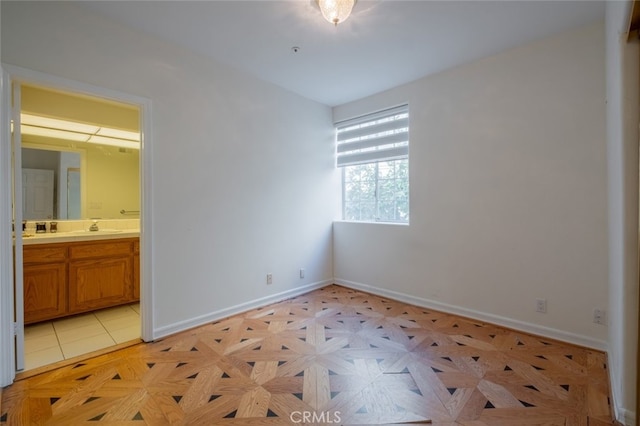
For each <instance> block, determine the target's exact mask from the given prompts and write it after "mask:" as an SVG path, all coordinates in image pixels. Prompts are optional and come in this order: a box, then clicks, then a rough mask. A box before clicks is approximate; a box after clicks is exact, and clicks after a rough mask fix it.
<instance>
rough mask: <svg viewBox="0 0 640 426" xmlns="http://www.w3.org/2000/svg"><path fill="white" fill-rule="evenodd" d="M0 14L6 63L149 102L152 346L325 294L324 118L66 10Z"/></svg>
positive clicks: (327, 139)
mask: <svg viewBox="0 0 640 426" xmlns="http://www.w3.org/2000/svg"><path fill="white" fill-rule="evenodd" d="M1 7H2V43H3V45H2V61H3V63H9V64H13V65H17V66H20V67H24V68H27V69H31V70H35V71H41V72H45V73H48V74H53V75H57V76H62V77H64V78H67V79H71V80H75V81H80V82H85V83H89V84H92V85H96V86H100V87H104V88H107V89H112V90H117V91H120V92H125V93H129V94H132V95H136V96H140V97H144V98H148V99H150V100H151V103H152V110H153V116H152V120H153V122H152V135H151V140H150V141H149V142H150V143H151V144H152V145H153V158H152V160H151V165H152V170H151V175H152V182H151V189H149V188H144V190H145V191H148V190H151V191H152V200H153V201H152V202H153V205H152V206H151V209H152V211H153V213H152V214H153V229H152V233H153V242H154V246H153V256H154V257H153V259H147V260H149V261H150V262H151V263H152V269H153V276H154V281H153V283H152V285H153V286H154V335H156V336H157V335H161V334H166V333H170V332H173V331H176V330H179V329H180V328H184V327H189V326H192V325H195V324H196V323H198V322H202V321H206V320H207V319H208V318H210V317H211V316H212V315H213V316H215V313H216V312H222V310H223V309H225V308H228V307H233V306H236V305H238V304H242V303H246V302H249V301H254V300H257V299H259V298H262V297H268V296H270V295H275V294H278V293H282V292H285V291H288V290H292V289H296V288H301V287H302V286H304V285H311V284H313V283H323V282H329V281H330V280H331V278H332V240H331V238H332V237H331V221H332V220H333V219H334V217H335V216H336V211H337V210H338V209H339V206H338V200H337V199H336V195H338V194H339V182H338V180H337V179H336V178H337V177H338V176H337V174H336V172H335V170H334V164H333V146H332V127H331V111H330V109H329V108H328V107H326V106H323V105H320V104H318V103H315V102H312V101H309V100H306V99H303V98H301V97H299V96H297V95H294V94H292V93H290V92H287V91H284V90H282V89H281V88H278V87H276V86H273V85H270V84H267V83H264V82H262V81H259V80H257V79H255V78H252V77H249V76H247V75H244V74H242V73H239V72H237V71H235V70H232V69H230V68H227V67H225V66H223V65H221V64H218V63H215V62H213V61H211V60H209V59H206V58H203V57H200V56H197V55H195V54H192V53H190V52H188V51H186V50H183V49H179V48H176V47H173V46H171V45H167V44H164V43H161V42H159V41H157V40H154V39H152V38H148V37H146V36H144V35H141V34H137V33H134V32H131V31H129V30H127V29H126V28H124V27H120V26H118V25H115V24H112V23H110V22H108V21H106V20H104V19H102V18H99V17H97V16H94V15H92V14H90V13H88V12H86V11H84V10H82V9H79V8H78V7H77V6H75V5H73V4H72V3H49V2H43V3H35V2H2V4H1ZM300 267H304V268H305V269H306V277H305V279H299V278H298V270H299V268H300ZM267 273H272V274H273V280H274V283H273V285H271V286H269V287H267V286H266V274H267Z"/></svg>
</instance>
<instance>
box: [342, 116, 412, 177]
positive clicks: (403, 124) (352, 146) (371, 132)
mask: <svg viewBox="0 0 640 426" xmlns="http://www.w3.org/2000/svg"><path fill="white" fill-rule="evenodd" d="M336 129H337V142H338V143H337V165H338V166H339V167H343V166H349V165H354V164H366V163H373V162H378V161H389V160H397V159H403V158H408V156H409V106H408V105H402V106H399V107H395V108H391V109H387V110H384V111H380V112H376V113H373V114H368V115H364V116H362V117H358V118H354V119H351V120H347V121H342V122H340V123H337V124H336Z"/></svg>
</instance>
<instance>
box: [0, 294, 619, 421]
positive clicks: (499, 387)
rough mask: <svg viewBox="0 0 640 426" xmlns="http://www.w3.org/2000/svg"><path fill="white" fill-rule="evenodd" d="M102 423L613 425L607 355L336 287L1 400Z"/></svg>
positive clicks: (70, 369)
mask: <svg viewBox="0 0 640 426" xmlns="http://www.w3.org/2000/svg"><path fill="white" fill-rule="evenodd" d="M305 416H306V417H305ZM95 422H99V423H101V424H105V423H106V424H118V425H129V424H131V425H145V424H147V425H166V424H172V425H173V424H175V425H218V424H220V425H226V424H229V425H249V426H250V425H291V424H350V425H351V424H358V425H374V424H412V423H414V422H415V424H420V423H422V424H424V423H428V422H432V424H434V425H439V426H445V425H447V426H452V425H466V426H482V425H486V426H502V425H505V426H506V425H509V426H511V425H563V426H573V425H575V426H578V425H580V426H587V425H589V426H598V425H611V424H613V423H612V420H611V407H610V404H609V385H608V377H607V361H606V356H605V354H603V353H600V352H597V351H593V350H589V349H584V348H580V347H576V346H572V345H568V344H563V343H559V342H555V341H551V340H548V339H545V338H540V337H536V336H531V335H528V334H524V333H518V332H514V331H512V330H507V329H504V328H501V327H497V326H494V325H488V324H483V323H479V322H475V321H473V320H469V319H464V318H460V317H456V316H453V315H448V314H444V313H440V312H436V311H432V310H429V309H424V308H420V307H416V306H411V305H407V304H404V303H400V302H396V301H392V300H389V299H385V298H383V297H378V296H373V295H370V294H366V293H362V292H358V291H353V290H350V289H346V288H343V287H339V286H336V285H332V286H328V287H325V288H323V289H320V290H317V291H314V292H311V293H309V294H306V295H302V296H299V297H295V298H293V299H290V300H286V301H284V302H280V303H276V304H274V305H270V306H267V307H264V308H261V309H255V310H252V311H250V312H246V313H244V314H241V315H236V316H233V317H230V318H228V319H224V320H222V321H219V322H216V323H213V324H209V325H205V326H202V327H199V328H197V329H194V330H190V331H187V332H183V333H180V334H178V335H175V336H172V337H169V338H166V339H164V340H162V341H159V342H155V343H149V344H140V345H137V346H133V347H130V348H126V349H123V350H119V351H117V352H114V353H111V354H107V355H102V356H99V357H96V358H93V359H90V360H86V361H82V362H79V363H77V364H73V365H69V366H66V367H63V368H59V369H57V370H54V371H51V372H48V373H44V374H41V375H38V376H35V377H31V378H27V379H24V380H20V381H18V382H16V383H14V384H13V385H11V386H9V387H7V388H5V389H4V391H3V392H2V403H1V405H0V423H1V424H3V425H4V424H8V425H31V424H34V425H40V424H42V425H44V424H46V425H76V424H85V423H86V424H95Z"/></svg>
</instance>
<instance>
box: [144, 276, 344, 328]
mask: <svg viewBox="0 0 640 426" xmlns="http://www.w3.org/2000/svg"><path fill="white" fill-rule="evenodd" d="M330 284H333V280H324V281H318V282H315V283H311V284H308V285H305V286H302V287H296V288H293V289H290V290H286V291H283V292H280V293H276V294H272V295H270V296H265V297H261V298H259V299H255V300H250V301H248V302H244V303H240V304H239V305H235V306H230V307H228V308H224V309H220V310H218V311H214V312H211V313H208V314H205V315H200V316H198V317H195V318H192V319H189V320H185V321H179V322H176V323H173V324H170V325H166V326H164V327H160V328H158V329H156V330H155V331H156V334H155V338H156V339H160V338H163V337H166V336H169V335H172V334H176V333H180V332H181V331H185V330H189V329H191V328H194V327H199V326H201V325H204V324H208V323H211V322H214V321H219V320H220V319H223V318H227V317H230V316H232V315H236V314H239V313H242V312H247V311H250V310H251V309H256V308H260V307H262V306H266V305H270V304H272V303H277V302H281V301H283V300H286V299H290V298H292V297H295V296H299V295H301V294H305V293H308V292H310V291H313V290H317V289H319V288H322V287H326V286H328V285H330Z"/></svg>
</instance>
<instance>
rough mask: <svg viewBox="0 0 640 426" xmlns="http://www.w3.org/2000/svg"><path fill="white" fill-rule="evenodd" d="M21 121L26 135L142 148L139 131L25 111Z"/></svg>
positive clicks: (22, 129) (22, 130)
mask: <svg viewBox="0 0 640 426" xmlns="http://www.w3.org/2000/svg"><path fill="white" fill-rule="evenodd" d="M20 122H21V126H20V129H21V133H22V134H24V135H32V136H43V137H47V138H53V139H63V140H68V141H73V142H85V143H94V144H100V145H110V146H116V147H120V148H131V149H140V133H137V132H131V131H128V130H120V129H113V128H109V127H101V126H94V125H91V124H84V123H76V122H73V121H67V120H61V119H57V118H48V117H40V116H37V115H31V114H25V113H22V114H20Z"/></svg>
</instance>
